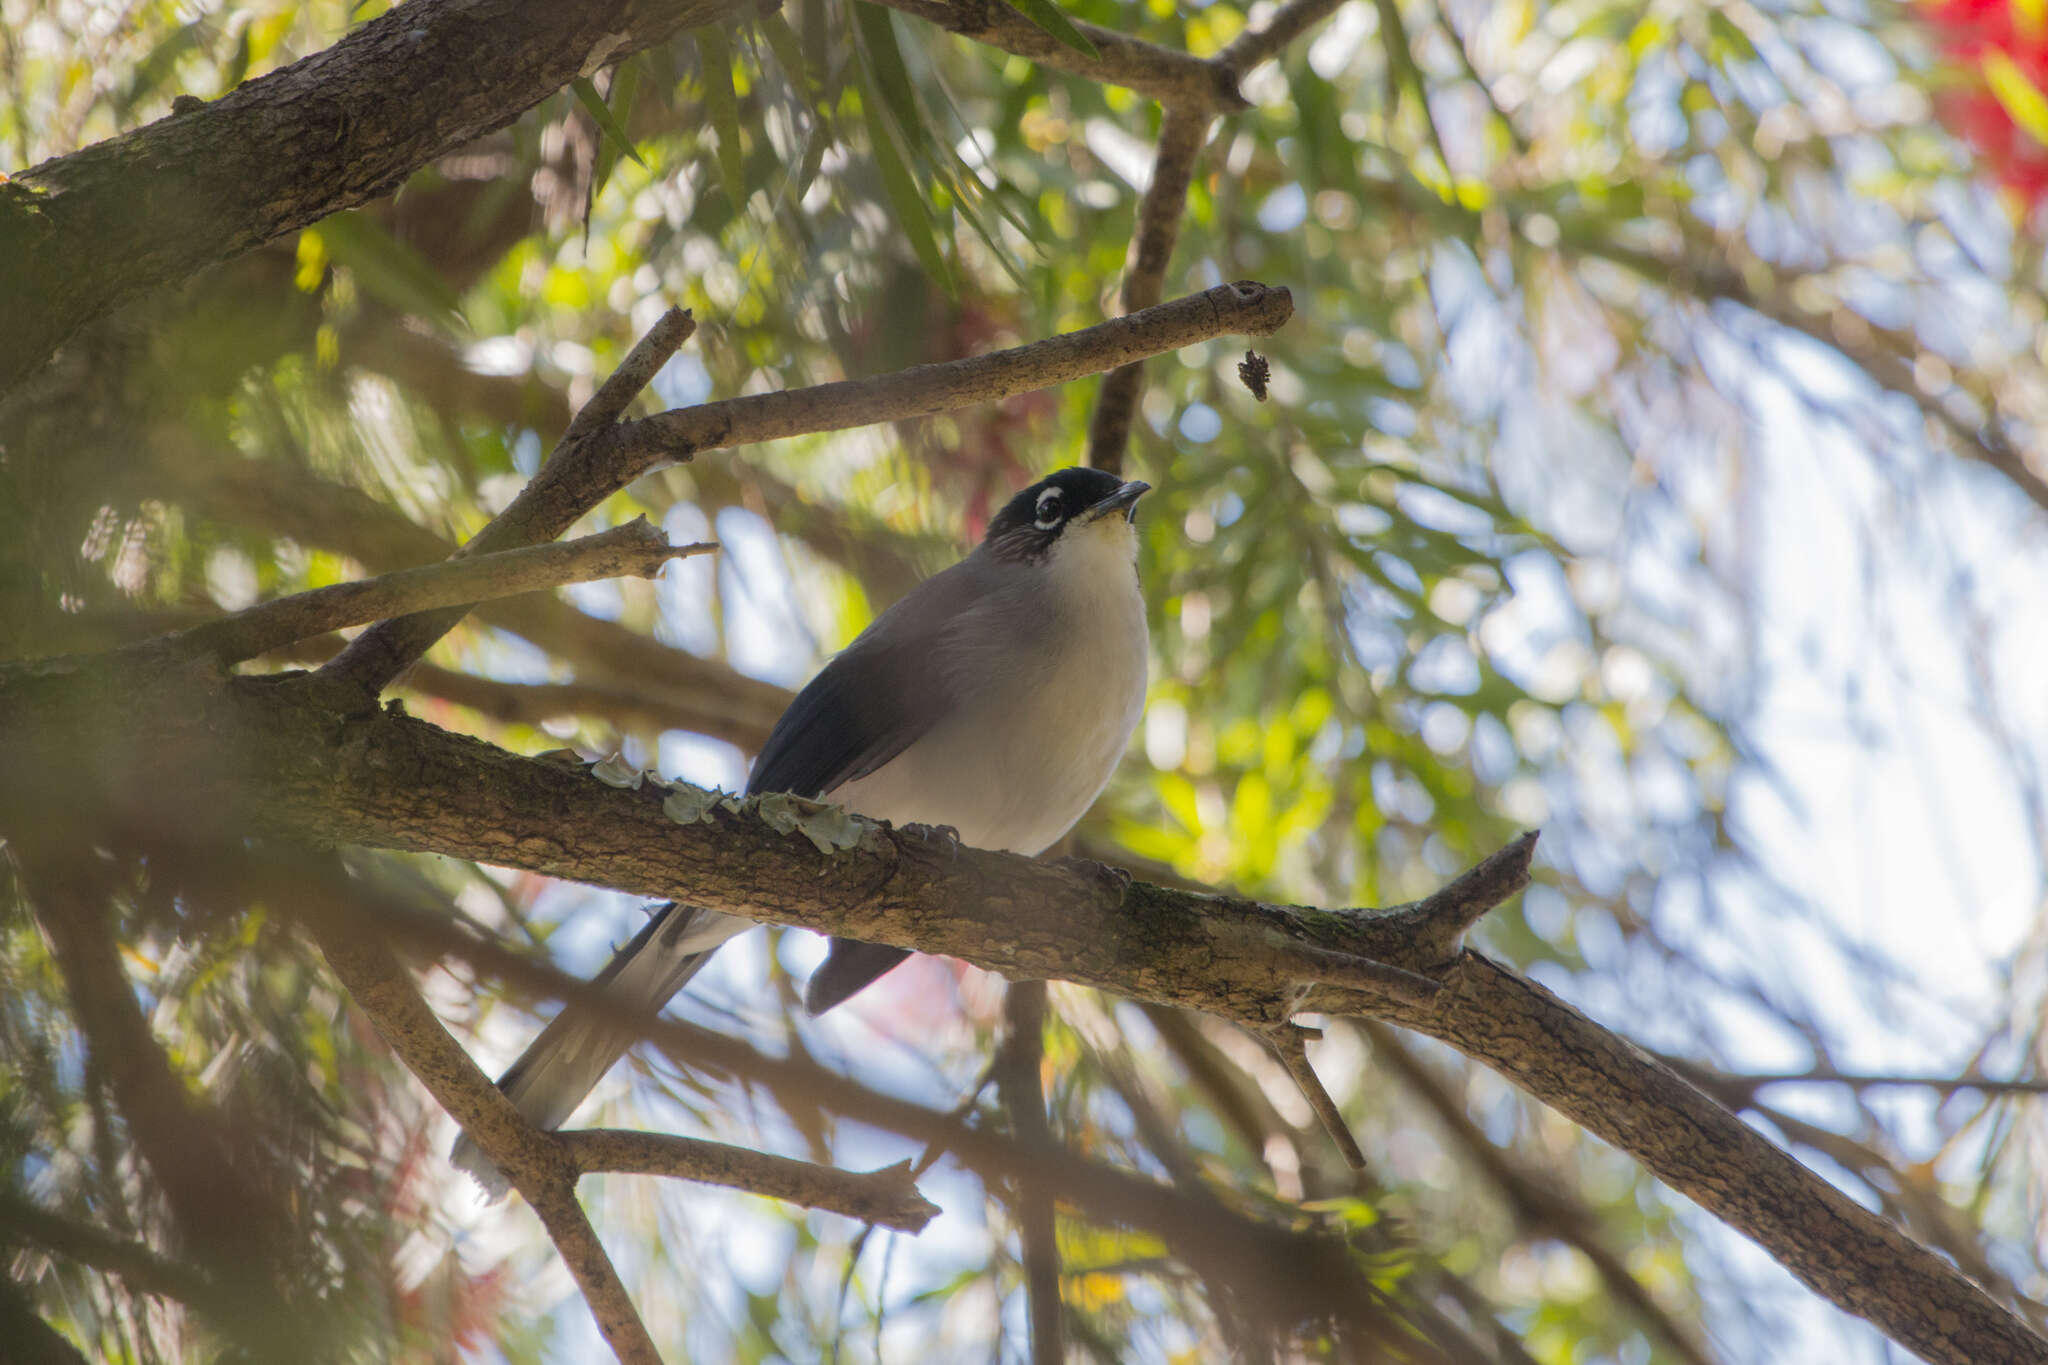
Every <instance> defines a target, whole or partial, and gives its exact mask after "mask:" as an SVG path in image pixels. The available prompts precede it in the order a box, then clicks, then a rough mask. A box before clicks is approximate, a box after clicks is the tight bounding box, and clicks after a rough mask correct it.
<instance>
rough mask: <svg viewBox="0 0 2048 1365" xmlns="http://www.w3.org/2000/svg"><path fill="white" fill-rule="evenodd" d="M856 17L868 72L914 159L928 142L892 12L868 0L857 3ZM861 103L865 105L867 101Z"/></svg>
mask: <svg viewBox="0 0 2048 1365" xmlns="http://www.w3.org/2000/svg"><path fill="white" fill-rule="evenodd" d="M853 17H854V20H855V22H856V23H858V24H859V26H860V47H861V51H862V52H863V53H865V54H866V55H867V71H868V75H869V77H870V78H871V82H872V86H873V89H874V90H875V91H876V92H878V93H879V94H880V95H881V97H882V99H883V101H884V102H885V103H887V105H888V106H889V112H890V113H891V114H892V115H894V116H895V119H896V126H897V128H898V129H899V130H900V131H901V132H902V134H903V142H904V145H905V146H906V147H908V148H909V149H910V152H911V155H912V156H915V155H916V154H917V153H918V151H919V150H920V149H921V148H922V146H923V144H924V141H925V127H924V115H923V113H922V112H921V111H920V110H919V109H918V105H917V92H916V91H915V90H914V89H912V88H911V85H910V68H908V67H907V66H905V65H904V64H903V49H902V48H900V47H898V46H897V45H896V29H895V27H894V25H892V24H891V23H890V20H889V11H887V10H885V9H883V8H882V7H881V6H880V5H871V4H869V3H868V0H854V6H853ZM861 103H862V104H863V105H865V104H866V103H867V101H866V100H862V101H861Z"/></svg>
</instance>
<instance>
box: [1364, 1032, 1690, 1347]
mask: <svg viewBox="0 0 2048 1365" xmlns="http://www.w3.org/2000/svg"><path fill="white" fill-rule="evenodd" d="M1359 1027H1360V1028H1361V1029H1362V1030H1363V1031H1364V1033H1365V1036H1366V1038H1367V1039H1368V1040H1369V1041H1370V1042H1371V1044H1372V1050H1373V1056H1374V1058H1375V1059H1376V1060H1377V1061H1378V1062H1380V1063H1382V1064H1384V1065H1385V1066H1386V1067H1387V1069H1388V1070H1390V1071H1392V1072H1393V1073H1394V1074H1395V1075H1396V1076H1398V1077H1399V1078H1400V1079H1401V1081H1402V1082H1403V1083H1404V1084H1405V1085H1406V1086H1407V1087H1408V1088H1409V1089H1410V1090H1412V1091H1414V1092H1415V1094H1416V1095H1418V1096H1419V1097H1420V1098H1421V1099H1422V1101H1423V1103H1424V1104H1425V1105H1427V1106H1428V1107H1429V1110H1430V1112H1431V1113H1433V1114H1434V1115H1435V1116H1436V1119H1437V1122H1438V1123H1439V1124H1440V1125H1441V1126H1442V1127H1443V1128H1444V1129H1445V1131H1447V1132H1448V1133H1449V1134H1450V1135H1451V1137H1452V1139H1453V1140H1454V1141H1455V1142H1456V1144H1457V1145H1458V1146H1459V1147H1460V1148H1462V1149H1463V1150H1464V1153H1465V1156H1466V1157H1467V1159H1469V1160H1470V1161H1471V1162H1472V1164H1473V1165H1475V1166H1477V1167H1478V1168H1479V1170H1480V1171H1481V1172H1483V1173H1484V1174H1485V1176H1486V1177H1487V1178H1488V1179H1489V1180H1490V1181H1491V1182H1492V1183H1493V1185H1494V1187H1495V1189H1497V1190H1498V1191H1499V1192H1500V1195H1501V1198H1502V1199H1503V1200H1504V1201H1506V1203H1507V1205H1508V1207H1509V1208H1510V1209H1511V1210H1512V1211H1513V1212H1514V1215H1515V1217H1516V1219H1517V1220H1518V1221H1519V1222H1520V1223H1521V1224H1522V1226H1523V1229H1524V1231H1525V1233H1526V1234H1527V1235H1529V1236H1532V1237H1555V1238H1557V1239H1558V1240H1560V1241H1562V1242H1564V1243H1566V1244H1567V1245H1569V1246H1573V1247H1577V1248H1578V1250H1579V1253H1580V1254H1581V1255H1583V1256H1584V1257H1585V1258H1586V1259H1587V1260H1588V1261H1589V1262H1591V1263H1592V1266H1593V1269H1594V1270H1595V1271H1596V1272H1597V1273H1598V1274H1599V1276H1600V1278H1601V1279H1602V1280H1604V1281H1605V1282H1606V1284H1607V1290H1608V1292H1609V1293H1610V1294H1612V1295H1613V1296H1614V1297H1615V1298H1616V1299H1618V1300H1620V1301H1621V1302H1622V1303H1624V1304H1626V1305H1628V1306H1629V1307H1630V1308H1631V1309H1633V1310H1634V1312H1635V1314H1636V1316H1637V1317H1638V1318H1640V1319H1641V1320H1642V1321H1643V1323H1644V1324H1645V1325H1646V1326H1648V1327H1649V1328H1650V1330H1651V1331H1653V1332H1654V1333H1656V1334H1657V1335H1658V1336H1659V1337H1662V1338H1663V1339H1664V1341H1665V1342H1666V1343H1667V1344H1668V1345H1669V1346H1670V1347H1671V1349H1672V1350H1673V1352H1675V1353H1676V1354H1677V1355H1678V1356H1680V1357H1681V1358H1683V1359H1685V1360H1687V1361H1690V1362H1692V1365H1711V1362H1712V1360H1713V1357H1712V1356H1711V1355H1709V1354H1708V1353H1707V1350H1706V1348H1705V1347H1704V1346H1702V1345H1701V1344H1700V1343H1699V1342H1698V1340H1696V1339H1695V1337H1694V1334H1693V1333H1692V1331H1691V1330H1690V1329H1689V1328H1687V1327H1686V1326H1684V1325H1682V1324H1681V1323H1680V1322H1679V1321H1678V1320H1677V1319H1676V1318H1674V1317H1673V1316H1672V1315H1671V1314H1670V1313H1668V1312H1666V1311H1665V1309H1664V1305H1662V1304H1660V1303H1658V1302H1657V1300H1656V1297H1655V1296H1654V1295H1652V1294H1651V1293H1650V1290H1649V1287H1648V1286H1646V1285H1645V1284H1644V1283H1643V1282H1642V1281H1641V1280H1639V1279H1637V1278H1636V1277H1635V1276H1634V1275H1633V1274H1632V1273H1630V1271H1629V1269H1628V1266H1627V1264H1626V1263H1625V1262H1624V1261H1623V1260H1622V1258H1621V1256H1620V1255H1619V1254H1617V1253H1616V1251H1615V1250H1614V1248H1613V1247H1611V1246H1609V1245H1608V1244H1607V1242H1606V1240H1605V1239H1604V1238H1603V1237H1602V1236H1601V1235H1600V1220H1599V1218H1598V1217H1597V1216H1596V1215H1595V1213H1594V1211H1593V1210H1592V1209H1590V1208H1588V1207H1586V1205H1585V1204H1583V1203H1581V1202H1580V1201H1579V1199H1578V1198H1577V1196H1576V1195H1575V1194H1574V1193H1573V1191H1572V1186H1571V1184H1570V1182H1569V1181H1566V1180H1563V1179H1559V1178H1556V1177H1555V1176H1552V1175H1550V1174H1547V1173H1545V1172H1542V1171H1536V1170H1531V1169H1528V1168H1527V1167H1525V1166H1524V1165H1523V1164H1522V1163H1521V1162H1520V1161H1518V1160H1517V1159H1515V1158H1514V1157H1513V1156H1511V1155H1510V1154H1509V1153H1507V1152H1504V1151H1502V1150H1501V1149H1500V1147H1499V1146H1497V1145H1496V1144H1495V1143H1494V1142H1493V1141H1492V1140H1491V1139H1489V1138H1488V1137H1487V1136H1486V1133H1485V1131H1484V1130H1483V1129H1481V1128H1480V1126H1479V1125H1478V1124H1477V1123H1475V1122H1473V1120H1472V1117H1471V1116H1470V1115H1469V1114H1467V1113H1466V1112H1465V1106H1464V1105H1463V1104H1462V1103H1460V1101H1459V1099H1458V1097H1457V1096H1456V1095H1454V1094H1452V1093H1451V1091H1450V1089H1449V1088H1448V1087H1447V1086H1446V1085H1445V1084H1444V1083H1443V1082H1442V1081H1441V1080H1440V1079H1439V1077H1438V1076H1437V1075H1436V1073H1435V1072H1434V1071H1432V1070H1431V1069H1430V1068H1429V1067H1427V1066H1424V1065H1423V1063H1422V1059H1421V1058H1419V1057H1417V1056H1416V1055H1415V1052H1414V1051H1413V1049H1411V1048H1410V1047H1409V1046H1408V1045H1407V1044H1406V1042H1404V1041H1403V1040H1402V1038H1401V1036H1400V1035H1399V1034H1397V1033H1396V1032H1395V1031H1394V1030H1393V1029H1391V1028H1389V1027H1387V1026H1386V1025H1385V1024H1381V1023H1377V1022H1371V1021H1368V1022H1365V1023H1363V1024H1361V1025H1360V1026H1359Z"/></svg>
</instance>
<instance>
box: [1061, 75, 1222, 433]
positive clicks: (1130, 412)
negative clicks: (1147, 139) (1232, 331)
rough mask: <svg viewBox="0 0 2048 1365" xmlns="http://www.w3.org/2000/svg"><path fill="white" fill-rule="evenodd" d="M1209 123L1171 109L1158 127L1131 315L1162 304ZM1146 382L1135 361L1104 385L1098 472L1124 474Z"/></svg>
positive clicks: (1128, 264)
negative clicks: (1104, 470) (1140, 397)
mask: <svg viewBox="0 0 2048 1365" xmlns="http://www.w3.org/2000/svg"><path fill="white" fill-rule="evenodd" d="M1209 122H1210V113H1209V110H1208V108H1207V107H1198V106H1195V105H1189V104H1169V105H1167V106H1166V112H1165V115H1164V117H1163V118H1162V119H1161V121H1160V125H1159V147H1158V150H1157V151H1155V152H1154V153H1153V156H1152V180H1151V183H1149V184H1148V185H1146V186H1145V197H1144V198H1143V199H1141V200H1139V202H1138V221H1137V224H1136V225H1135V226H1134V227H1133V228H1132V230H1131V247H1130V253H1129V255H1128V257H1127V259H1126V260H1125V263H1124V287H1123V305H1124V312H1125V313H1126V314H1130V313H1135V312H1138V311H1139V310H1141V309H1145V308H1150V307H1151V306H1152V305H1154V304H1156V303H1158V302H1159V295H1160V292H1161V290H1162V289H1164V288H1165V281H1166V266H1167V263H1168V262H1169V261H1171V260H1172V259H1173V245H1174V243H1175V242H1177V241H1178V240H1180V224H1181V219H1183V218H1185V217H1186V216H1187V211H1188V186H1189V185H1190V184H1192V183H1193V182H1194V175H1195V161H1196V159H1197V158H1198V157H1199V156H1200V155H1201V151H1202V144H1203V143H1204V142H1206V141H1207V140H1208V137H1209ZM1143 383H1144V362H1143V361H1133V362H1131V363H1130V364H1128V365H1125V366H1123V367H1121V368H1119V369H1117V370H1115V371H1113V372H1112V373H1111V374H1110V376H1109V377H1108V378H1107V379H1105V380H1103V381H1102V392H1101V393H1100V394H1099V395H1097V397H1096V400H1095V417H1094V420H1093V421H1092V422H1091V423H1090V424H1089V428H1088V463H1089V464H1091V465H1094V466H1095V467H1096V468H1097V469H1106V470H1109V471H1110V472H1111V473H1120V472H1121V471H1122V470H1123V467H1124V447H1125V446H1127V445H1128V444H1129V443H1130V436H1131V419H1132V417H1133V416H1134V415H1135V414H1136V412H1137V408H1138V394H1139V391H1140V389H1141V387H1142V385H1143Z"/></svg>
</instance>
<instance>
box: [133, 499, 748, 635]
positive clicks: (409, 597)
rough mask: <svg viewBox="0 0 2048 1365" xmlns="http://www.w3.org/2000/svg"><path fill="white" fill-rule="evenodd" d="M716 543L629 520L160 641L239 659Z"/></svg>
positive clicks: (281, 604)
mask: <svg viewBox="0 0 2048 1365" xmlns="http://www.w3.org/2000/svg"><path fill="white" fill-rule="evenodd" d="M717 548H718V547H717V546H716V545H710V544H696V545H671V544H669V542H668V537H667V536H666V535H665V534H663V533H662V531H661V529H660V528H659V527H657V526H655V525H654V524H653V523H651V522H649V521H648V520H647V518H646V517H635V518H633V520H631V521H629V522H627V523H625V524H624V525H623V526H614V527H612V528H611V529H610V530H608V531H600V532H598V533H597V534H595V535H589V536H583V537H580V538H578V539H576V540H568V541H562V542H559V543H557V544H552V545H529V546H525V547H523V548H521V549H517V550H500V551H498V552H497V553H495V554H485V555H472V556H467V557H463V558H459V559H450V560H444V561H443V562H441V563H439V564H427V565H422V566H421V567H419V568H416V569H400V570H398V571H397V572H396V573H388V574H382V575H380V576H378V577H376V578H365V579H362V580H360V581H358V582H355V583H336V584H334V585H333V586H331V587H326V588H314V589H313V590H312V591H310V592H302V593H294V594H293V595H292V596H290V597H280V598H278V599H277V600H276V601H274V602H261V603H258V604H257V605H256V606H253V607H250V608H249V609H248V610H246V611H238V612H236V613H235V614H234V615H232V616H223V617H221V618H219V619H218V620H213V621H208V622H206V623H204V624H203V625H197V626H194V627H192V628H191V629H190V630H185V631H180V632H179V633H178V634H177V635H174V636H171V637H169V638H168V639H166V640H164V641H162V642H161V643H163V644H165V645H167V646H169V647H170V648H173V649H181V650H189V651H192V652H193V653H205V654H211V655H212V656H213V657H214V658H215V659H216V660H218V661H219V662H221V663H223V664H233V663H240V662H241V661H242V660H244V659H253V658H255V657H256V656H257V655H258V654H266V653H268V652H269V651H271V650H273V649H282V648H284V647H285V646H286V645H289V644H294V643H296V642H298V641H300V640H308V639H311V638H313V637H314V636H316V635H324V634H326V633H327V632H328V631H331V630H341V629H343V628H345V627H348V626H361V625H367V624H369V623H370V622H372V621H382V620H385V619H386V618H388V617H392V616H403V615H406V614H407V613H410V612H418V611H432V610H434V609H436V608H442V607H454V606H461V605H463V604H465V603H472V602H484V601H490V600H493V599H495V598H500V597H514V596H517V595H518V594H520V593H525V592H537V591H540V590H541V589H544V588H555V587H560V586H562V585H563V584H566V583H588V582H591V581H592V580H595V579H602V578H624V577H627V576H629V575H630V576H632V577H636V578H652V577H653V576H654V575H655V574H657V573H659V572H660V571H661V568H662V566H663V565H665V564H667V563H668V562H669V561H670V560H672V559H683V558H687V557H688V556H690V555H701V554H708V553H710V552H711V551H712V550H715V549H717ZM153 643H154V642H153Z"/></svg>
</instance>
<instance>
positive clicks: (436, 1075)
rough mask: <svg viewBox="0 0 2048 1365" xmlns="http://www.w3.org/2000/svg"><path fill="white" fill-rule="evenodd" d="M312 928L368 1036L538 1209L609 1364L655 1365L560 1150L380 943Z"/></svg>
mask: <svg viewBox="0 0 2048 1365" xmlns="http://www.w3.org/2000/svg"><path fill="white" fill-rule="evenodd" d="M314 934H315V937H316V938H318V940H319V942H320V949H321V952H322V953H323V954H325V956H326V958H327V963H328V966H329V967H331V968H332V969H333V970H334V974H335V975H336V976H337V977H339V978H340V979H341V983H342V984H343V985H344V986H346V987H348V993H349V995H350V996H351V997H353V998H354V1000H355V1002H356V1006H357V1008H359V1009H361V1010H362V1011H363V1013H364V1014H366V1015H368V1016H369V1018H370V1022H371V1023H372V1024H374V1025H375V1026H376V1028H377V1033H378V1035H379V1036H380V1037H382V1038H383V1039H384V1041H385V1042H386V1043H387V1044H388V1045H389V1046H390V1048H391V1050H392V1051H393V1052H395V1053H397V1054H398V1057H399V1059H400V1060H401V1061H403V1062H404V1063H405V1065H406V1069H407V1070H409V1071H411V1072H412V1074H413V1075H415V1076H417V1077H419V1079H420V1083H421V1084H422V1085H424V1086H426V1087H427V1089H428V1090H429V1091H430V1092H432V1094H433V1096H434V1098H435V1099H436V1100H438V1101H439V1102H440V1104H441V1107H442V1108H444V1109H446V1110H447V1111H448V1112H449V1113H450V1114H452V1115H454V1116H455V1121H456V1122H457V1123H460V1124H461V1125H462V1127H463V1131H464V1132H466V1133H468V1134H469V1135H470V1136H471V1137H472V1138H474V1139H476V1144H477V1146H479V1147H481V1148H482V1149H483V1152H484V1155H485V1156H487V1157H489V1158H490V1159H491V1162H492V1164H493V1165H495V1166H496V1167H497V1168H498V1170H499V1171H500V1172H501V1173H502V1174H503V1175H504V1176H505V1178H506V1179H507V1180H509V1181H511V1183H512V1187H513V1188H514V1189H516V1190H518V1191H519V1193H520V1195H521V1196H523V1197H524V1198H525V1200H526V1202H527V1204H528V1205H530V1206H531V1207H532V1209H533V1211H534V1213H536V1214H537V1215H539V1217H540V1221H541V1224H542V1226H544V1227H545V1228H546V1229H547V1232H548V1237H549V1238H550V1239H551V1240H553V1242H554V1244H555V1249H556V1250H557V1251H559V1252H560V1253H561V1256H562V1260H563V1261H564V1262H565V1263H566V1264H567V1265H568V1267H569V1273H570V1275H572V1276H573V1277H574V1278H575V1280H576V1285H577V1288H579V1289H580V1290H582V1291H583V1299H584V1302H586V1303H588V1304H589V1305H590V1312H591V1315H592V1316H593V1317H595V1318H596V1319H597V1327H598V1330H599V1331H600V1332H602V1333H603V1334H604V1339H605V1341H606V1342H607V1343H609V1344H610V1346H611V1348H612V1353H613V1354H614V1355H616V1356H617V1357H618V1359H619V1365H661V1356H660V1354H659V1353H658V1352H656V1351H655V1349H654V1341H653V1339H652V1338H650V1337H649V1336H648V1335H647V1328H646V1326H645V1325H644V1324H643V1323H642V1322H641V1321H640V1314H639V1311H638V1310H637V1309H635V1308H634V1307H633V1301H632V1299H631V1298H629V1297H628V1296H627V1294H626V1287H625V1285H624V1284H623V1283H622V1282H621V1281H620V1280H619V1274H618V1271H617V1270H615V1269H614V1268H613V1267H612V1262H611V1257H610V1256H608V1255H606V1254H605V1249H604V1245H603V1243H601V1242H599V1241H598V1239H597V1232H596V1230H595V1229H593V1228H592V1227H591V1226H590V1219H589V1218H588V1217H586V1216H585V1214H584V1212H583V1206H582V1205H581V1204H579V1203H578V1202H577V1201H576V1178H577V1176H578V1175H579V1174H580V1172H579V1171H578V1170H577V1168H576V1165H575V1163H574V1162H573V1161H572V1160H571V1159H570V1157H569V1154H568V1152H567V1151H566V1150H565V1149H564V1148H563V1147H562V1145H561V1144H560V1143H558V1142H557V1141H556V1140H555V1139H554V1138H553V1137H552V1136H551V1135H549V1134H547V1133H542V1132H540V1131H538V1130H537V1129H535V1128H534V1127H533V1125H532V1124H530V1123H528V1122H527V1121H526V1119H525V1117H524V1116H523V1115H522V1114H520V1112H519V1111H518V1110H517V1109H515V1108H514V1107H513V1106H512V1101H510V1100H508V1099H506V1098H505V1096H504V1093H503V1092H502V1091H500V1090H499V1089H498V1087H497V1086H495V1085H493V1084H491V1081H490V1078H489V1077H487V1076H485V1075H484V1073H483V1072H481V1071H479V1070H477V1068H476V1063H474V1062H472V1061H470V1059H469V1054H468V1053H466V1052H464V1051H463V1050H462V1048H461V1047H460V1045H458V1044H457V1043H456V1041H455V1040H454V1039H453V1038H450V1037H449V1036H448V1031H447V1030H446V1029H444V1028H442V1027H441V1021H440V1020H439V1019H437V1018H435V1017H434V1012H433V1011H432V1010H431V1009H429V1008H428V1007H427V1002H426V1001H425V1000H423V999H421V998H420V993H419V989H418V988H417V987H416V986H414V985H413V983H412V980H411V978H409V977H408V976H407V975H406V974H405V969H404V968H402V967H401V966H399V964H398V961H397V960H396V959H395V958H393V957H392V956H391V953H390V951H389V950H388V949H387V948H385V947H384V945H383V944H382V943H381V942H379V941H377V940H375V939H366V938H363V937H360V936H354V935H350V936H343V935H342V934H340V933H337V932H335V931H334V928H333V923H332V921H331V920H328V919H320V920H316V921H315V922H314Z"/></svg>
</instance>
